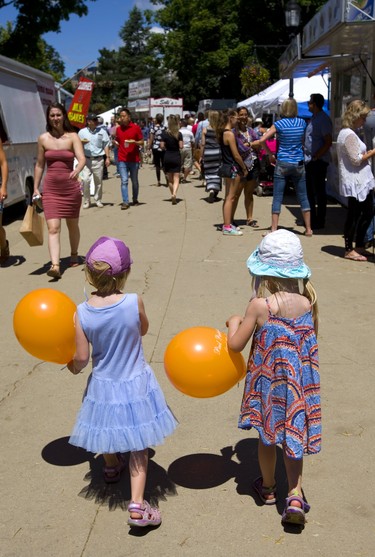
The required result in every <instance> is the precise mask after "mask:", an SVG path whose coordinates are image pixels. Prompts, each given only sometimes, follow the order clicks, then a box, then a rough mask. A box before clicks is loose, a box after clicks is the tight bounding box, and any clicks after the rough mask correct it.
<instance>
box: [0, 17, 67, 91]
mask: <svg viewBox="0 0 375 557" xmlns="http://www.w3.org/2000/svg"><path fill="white" fill-rule="evenodd" d="M12 32H13V25H12V23H11V22H10V21H8V22H7V24H6V26H5V27H0V52H1V53H2V50H3V45H4V44H6V43H7V41H8V40H9V37H10V36H11V35H12ZM36 44H37V47H38V48H37V50H36V52H35V55H34V58H33V59H30V56H29V53H28V52H27V51H25V50H24V51H22V52H21V53H20V54H19V55H18V56H14V55H12V56H11V58H12V59H13V60H18V62H23V63H24V64H28V65H31V66H32V67H33V68H37V69H38V70H41V71H42V72H46V73H49V74H51V75H52V76H53V77H54V79H55V80H56V81H61V80H62V79H63V77H64V71H65V66H64V62H63V61H62V59H61V57H60V55H59V53H58V52H57V50H55V49H54V48H53V47H52V46H51V45H49V44H48V43H47V42H46V41H45V40H44V39H42V38H40V37H39V39H37V41H36Z"/></svg>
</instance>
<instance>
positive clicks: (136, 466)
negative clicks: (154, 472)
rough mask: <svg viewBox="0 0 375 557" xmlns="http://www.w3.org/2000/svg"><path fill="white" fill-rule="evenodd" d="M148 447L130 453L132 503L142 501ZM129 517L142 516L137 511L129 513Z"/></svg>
mask: <svg viewBox="0 0 375 557" xmlns="http://www.w3.org/2000/svg"><path fill="white" fill-rule="evenodd" d="M147 467H148V449H144V450H143V451H136V452H132V453H130V459H129V472H130V490H131V500H132V501H133V502H134V503H143V499H144V493H145V485H146V479H147ZM130 516H131V518H142V516H141V515H140V514H139V513H136V512H132V513H130Z"/></svg>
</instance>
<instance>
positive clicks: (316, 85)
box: [237, 75, 329, 118]
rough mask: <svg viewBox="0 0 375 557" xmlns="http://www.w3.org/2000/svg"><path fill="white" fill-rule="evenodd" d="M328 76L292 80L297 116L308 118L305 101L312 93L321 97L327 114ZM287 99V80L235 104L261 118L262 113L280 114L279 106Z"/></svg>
mask: <svg viewBox="0 0 375 557" xmlns="http://www.w3.org/2000/svg"><path fill="white" fill-rule="evenodd" d="M328 88H329V84H328V76H327V75H325V76H321V75H315V76H313V77H297V78H296V79H294V80H293V93H294V99H295V100H296V101H297V104H298V115H299V116H301V117H305V118H307V117H310V116H311V113H310V112H309V110H308V107H307V101H308V100H309V98H310V95H311V94H312V93H320V94H321V95H323V97H324V100H325V103H324V110H325V111H327V112H328ZM288 97H289V79H280V80H279V81H277V82H276V83H274V84H273V85H270V86H269V87H267V89H265V90H264V91H262V92H261V93H258V94H257V95H253V96H252V97H250V98H248V99H245V100H244V101H241V102H239V103H238V104H237V107H238V108H239V107H241V106H245V107H246V108H247V109H248V110H249V111H250V112H252V113H253V116H255V117H257V116H262V114H263V113H264V112H268V113H271V112H273V113H276V114H278V113H279V112H280V105H281V104H282V102H283V101H285V99H287V98H288Z"/></svg>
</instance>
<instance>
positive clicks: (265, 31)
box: [152, 0, 325, 107]
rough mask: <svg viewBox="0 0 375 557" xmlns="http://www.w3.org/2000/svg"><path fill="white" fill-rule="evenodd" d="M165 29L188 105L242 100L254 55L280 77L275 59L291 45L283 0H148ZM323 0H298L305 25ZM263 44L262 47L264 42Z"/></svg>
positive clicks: (166, 48)
mask: <svg viewBox="0 0 375 557" xmlns="http://www.w3.org/2000/svg"><path fill="white" fill-rule="evenodd" d="M152 1H153V3H154V4H155V5H161V6H162V7H161V9H160V10H159V11H157V12H156V15H155V18H156V21H157V22H158V24H159V25H161V27H162V28H164V29H165V30H166V34H165V37H164V42H163V44H162V52H163V54H164V58H165V64H166V66H167V67H168V68H169V69H170V70H172V71H174V72H175V74H176V77H177V84H178V87H179V88H180V94H182V96H183V97H184V99H185V100H186V102H187V104H188V105H189V106H192V107H194V106H196V105H197V102H198V100H199V99H203V98H212V97H216V98H217V97H220V98H221V97H226V98H237V99H238V98H240V97H241V88H242V87H243V84H242V83H241V79H240V75H241V72H242V70H243V68H244V67H246V65H248V64H247V63H248V61H249V60H251V59H253V58H256V59H257V61H258V62H259V65H260V66H261V67H263V68H264V70H266V71H268V72H269V73H270V76H271V80H272V81H275V80H276V79H278V59H279V57H280V55H281V53H282V52H283V50H284V49H285V47H286V45H287V44H289V40H290V39H289V32H288V30H287V29H286V28H285V14H284V7H285V3H286V2H284V1H280V0H274V1H272V0H268V1H267V2H265V1H264V0H251V1H249V0H220V1H218V0H189V2H186V1H185V0H152ZM324 3H325V0H300V5H301V8H302V14H301V15H302V21H301V25H304V24H306V23H307V21H309V20H310V19H311V17H312V16H313V15H314V13H315V12H316V10H317V9H318V8H319V7H320V6H321V5H323V4H324ZM265 45H266V46H265Z"/></svg>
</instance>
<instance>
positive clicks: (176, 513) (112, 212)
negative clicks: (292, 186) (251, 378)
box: [0, 165, 375, 557]
mask: <svg viewBox="0 0 375 557" xmlns="http://www.w3.org/2000/svg"><path fill="white" fill-rule="evenodd" d="M111 172H113V171H112V170H111ZM154 182H155V176H154V170H153V169H152V167H151V166H148V165H147V166H146V167H145V168H143V169H142V170H141V174H140V183H141V190H140V201H141V205H140V206H139V207H134V208H133V207H132V208H131V209H129V210H128V211H121V210H120V207H119V204H120V201H121V199H120V185H119V180H118V179H115V178H110V179H109V180H108V181H106V182H105V186H104V190H105V194H104V203H105V207H104V209H98V208H96V207H93V208H91V209H90V210H87V211H82V216H81V233H82V238H81V246H80V253H81V254H84V253H85V252H86V251H87V249H88V248H89V246H90V245H91V244H92V243H93V241H94V240H95V239H96V238H97V237H98V236H100V235H102V234H107V235H112V236H118V237H119V238H122V239H124V240H125V241H126V243H127V244H128V245H129V246H130V249H131V252H132V257H133V260H134V265H133V268H132V273H131V276H130V278H129V281H128V288H129V290H130V291H137V292H139V293H141V294H142V296H143V298H144V301H145V307H146V311H147V313H148V316H149V319H150V330H149V333H148V334H147V336H146V337H145V339H144V346H145V352H146V356H147V358H148V359H149V361H150V363H151V365H152V367H153V369H154V370H155V372H156V374H157V377H158V379H159V381H160V383H161V385H162V386H163V388H164V391H165V394H166V397H167V399H168V402H169V404H170V406H171V407H172V409H173V410H174V412H175V414H176V416H177V417H178V419H179V421H180V426H179V428H178V430H177V431H176V433H175V434H174V435H173V436H172V437H170V438H169V439H167V441H166V443H165V445H163V446H161V447H157V448H156V449H155V451H153V452H152V455H153V456H152V459H151V461H150V473H149V480H148V488H147V489H148V494H147V496H148V497H151V498H153V499H157V500H159V505H160V508H161V511H162V513H163V524H162V525H161V527H160V528H158V529H157V530H154V531H150V532H144V531H142V532H139V533H134V532H133V531H129V528H128V527H127V526H126V518H127V513H126V512H125V511H124V509H125V508H126V502H127V500H128V499H129V482H128V478H127V477H126V474H125V475H124V477H123V479H122V481H121V482H120V484H118V485H117V486H114V487H107V486H106V485H105V484H104V483H103V481H102V477H101V468H102V459H101V457H95V456H94V455H87V454H86V453H84V452H83V451H80V450H77V449H73V448H71V447H70V446H69V445H68V443H67V439H68V436H69V434H70V431H71V429H72V426H73V423H74V420H75V415H76V413H77V411H78V409H79V406H80V402H81V398H82V393H83V390H84V386H85V383H86V379H87V375H88V371H87V372H86V373H84V374H82V375H78V376H72V375H71V374H70V373H69V372H67V370H63V371H61V370H60V368H61V367H62V366H57V365H54V364H51V363H48V362H40V361H38V360H36V359H35V358H33V357H32V356H30V355H29V354H27V353H26V352H25V351H24V350H23V349H22V348H21V347H20V345H19V344H18V343H17V340H16V338H15V336H14V334H13V328H12V318H13V312H14V308H15V306H16V304H17V302H18V301H19V300H20V299H21V298H22V297H23V296H24V295H25V294H26V293H27V292H29V291H30V290H33V289H36V288H43V287H51V288H56V289H58V290H61V291H62V292H65V293H66V294H68V295H69V296H70V297H71V298H72V299H73V300H74V301H75V302H76V303H80V302H81V301H82V300H83V299H84V292H83V288H84V274H83V272H82V267H78V268H74V269H70V268H68V267H67V265H68V256H69V248H68V241H67V235H66V229H65V228H64V232H63V236H62V246H63V248H62V255H63V264H64V265H65V272H64V274H63V278H62V280H60V281H59V282H50V279H49V278H48V277H47V276H46V274H45V272H46V270H47V269H48V264H49V257H48V251H47V246H46V245H44V246H42V247H36V248H30V247H29V246H28V245H27V244H26V242H25V241H24V240H23V239H22V237H21V236H20V234H19V233H18V228H19V224H20V223H19V222H13V223H11V224H10V225H8V226H7V234H8V237H9V240H10V246H11V253H12V257H11V259H10V261H9V264H8V265H7V266H6V267H4V268H1V269H0V281H1V282H0V284H1V292H2V304H1V308H0V322H1V336H0V348H1V354H2V357H1V381H0V386H1V391H0V400H1V404H0V419H1V434H0V435H1V437H0V439H1V456H0V459H1V467H0V470H1V485H2V490H1V491H2V496H1V503H0V505H1V509H0V517H1V518H0V521H1V522H0V524H1V526H0V527H1V529H0V555H1V557H47V556H48V557H99V556H102V555H106V556H107V557H125V556H130V555H146V556H153V555H160V556H168V557H175V556H197V557H203V556H204V557H207V556H211V555H212V556H215V557H216V556H217V557H224V556H225V557H226V556H228V555H259V556H268V555H271V554H272V556H276V557H278V556H283V557H284V556H287V555H305V556H307V557H309V556H316V555H321V556H323V557H331V556H344V557H353V556H361V557H364V556H369V557H370V556H373V554H374V547H375V534H374V523H375V507H374V480H373V468H374V466H373V463H374V457H375V454H374V438H375V431H374V429H375V426H374V423H375V420H374V411H373V405H374V379H373V376H374V361H375V351H374V340H373V339H374V309H375V308H374V305H375V304H374V295H373V293H374V284H375V282H374V280H375V266H374V264H373V263H372V262H367V263H356V262H351V261H345V260H344V259H343V258H342V254H343V248H342V246H343V239H342V236H341V231H342V225H343V219H344V217H345V211H344V210H343V209H342V208H341V207H340V206H339V205H332V206H330V207H329V211H328V220H329V222H330V224H329V227H328V228H327V230H326V231H325V234H319V235H318V234H316V235H314V236H313V237H312V238H304V237H303V236H301V240H302V244H303V247H304V250H305V257H306V261H307V262H308V264H309V265H310V266H311V268H312V270H313V277H312V278H313V281H314V284H315V287H316V289H317V292H318V296H319V301H320V317H321V321H320V337H319V340H320V360H321V376H322V395H323V420H324V438H323V440H324V444H323V451H322V453H321V454H320V455H318V456H315V457H308V458H306V463H305V480H304V487H305V492H306V496H307V498H308V500H309V502H310V504H311V507H312V510H311V512H310V514H309V517H308V518H309V522H308V524H307V526H306V528H305V530H304V531H303V532H302V533H301V534H300V535H293V534H292V533H289V532H287V531H285V530H284V528H283V527H282V526H281V524H280V518H281V516H280V513H281V512H282V507H283V498H284V497H285V495H286V485H285V480H284V474H283V465H282V462H281V459H279V462H278V480H279V496H280V503H279V504H278V506H277V508H275V507H270V508H268V507H262V506H259V505H258V502H257V500H256V499H255V498H254V495H253V493H252V491H251V489H250V484H251V481H252V480H253V479H254V478H255V477H256V476H257V475H258V468H257V462H256V450H257V449H256V446H257V442H256V434H255V433H254V432H248V433H247V432H244V431H240V430H238V429H237V416H238V411H239V406H240V401H241V395H242V388H243V385H242V384H241V385H240V386H239V387H237V386H236V387H234V388H233V389H231V390H230V391H229V392H227V393H225V394H224V395H222V396H220V397H216V398H213V399H194V398H190V397H187V396H184V395H182V394H181V393H179V392H178V391H176V390H175V389H174V388H173V386H172V385H171V384H170V383H169V381H168V380H167V378H166V376H165V373H164V369H163V354H164V350H165V348H166V346H167V344H168V342H169V340H170V339H171V338H172V337H173V336H174V335H175V334H176V333H177V332H179V331H181V330H183V329H185V328H187V327H190V326H201V325H207V326H213V327H217V328H219V329H221V330H223V331H225V320H226V318H227V317H228V316H229V315H230V314H232V313H235V312H236V313H237V312H240V313H241V312H243V311H244V309H245V306H246V303H247V300H248V299H249V297H250V293H251V289H250V278H249V275H248V272H247V269H246V266H245V261H246V259H247V257H248V255H249V254H250V252H251V251H252V250H253V249H254V248H255V246H256V245H257V244H258V243H259V241H260V239H261V235H262V230H261V229H259V230H253V229H250V228H245V227H244V228H243V231H244V235H243V236H242V237H228V236H223V235H222V234H221V233H220V232H219V231H218V229H217V225H219V224H220V223H221V203H215V204H208V203H207V201H206V194H205V191H204V188H202V187H201V185H200V182H199V181H198V180H196V179H192V180H191V183H189V184H184V185H183V186H181V189H180V191H179V203H178V204H177V205H176V206H172V205H171V203H170V201H169V195H168V191H167V189H166V188H165V187H160V188H157V187H152V186H151V184H152V183H154ZM255 203H256V210H255V214H254V216H255V218H257V219H258V221H259V224H260V225H261V227H262V228H266V227H267V226H268V225H269V222H270V205H271V198H270V197H264V198H256V200H255ZM237 214H238V221H239V222H240V223H241V219H242V223H243V222H244V210H243V205H242V200H241V201H240V204H239V208H238V212H237ZM296 217H297V218H299V211H298V207H297V206H296V205H295V201H294V199H293V198H286V200H285V206H284V207H283V210H282V214H281V219H280V224H281V226H287V227H290V228H291V229H294V230H295V231H296V232H297V233H299V234H302V233H303V229H302V228H301V227H300V226H297V225H296ZM247 354H248V347H247V348H246V349H245V351H244V356H245V357H246V356H247Z"/></svg>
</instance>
